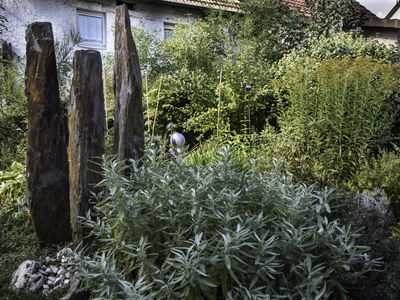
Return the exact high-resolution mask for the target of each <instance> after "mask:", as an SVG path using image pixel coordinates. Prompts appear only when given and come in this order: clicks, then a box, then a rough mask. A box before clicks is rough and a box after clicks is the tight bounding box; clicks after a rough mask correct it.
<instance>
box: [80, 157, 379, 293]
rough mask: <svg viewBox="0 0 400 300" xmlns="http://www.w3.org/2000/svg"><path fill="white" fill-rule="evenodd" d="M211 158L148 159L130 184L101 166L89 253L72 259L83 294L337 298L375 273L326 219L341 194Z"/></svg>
mask: <svg viewBox="0 0 400 300" xmlns="http://www.w3.org/2000/svg"><path fill="white" fill-rule="evenodd" d="M219 155H220V157H219V160H217V161H216V162H215V163H214V164H208V165H195V166H189V165H187V164H186V163H185V162H184V161H183V160H181V159H177V160H172V161H167V160H157V159H156V158H155V156H154V155H150V156H148V157H147V158H146V160H145V161H144V163H143V164H142V165H141V166H140V167H138V166H136V165H134V166H133V167H134V172H133V175H132V176H131V177H130V178H124V177H122V176H121V175H119V174H121V171H122V168H126V165H125V164H122V163H115V162H113V161H110V160H105V162H104V166H103V170H104V180H103V181H102V182H101V184H100V186H101V187H102V188H103V189H104V191H103V192H102V193H100V194H99V195H98V196H97V199H96V204H95V206H94V209H93V211H92V215H93V216H96V217H95V219H92V220H91V219H89V218H87V219H86V220H85V221H84V223H85V224H86V226H88V227H89V228H90V229H91V235H92V237H93V238H94V239H93V241H95V244H96V245H92V246H93V248H92V251H93V252H86V254H81V255H78V254H77V255H76V264H77V265H78V267H79V269H80V273H79V276H80V278H81V279H82V282H83V288H89V289H90V290H91V291H92V296H93V297H102V298H106V299H220V298H221V299H225V298H227V299H257V298H259V297H271V298H275V297H284V298H295V299H297V298H302V299H319V298H328V297H329V296H331V297H339V296H342V297H344V298H345V297H346V287H348V286H349V285H350V284H351V283H352V282H354V281H356V280H357V279H358V278H359V277H360V276H361V275H362V274H364V273H366V272H368V271H370V270H372V269H375V268H376V267H377V266H378V265H379V262H378V261H377V260H371V258H370V257H369V256H368V254H367V251H368V248H367V247H363V246H361V245H358V244H357V243H356V240H357V239H358V237H359V235H358V234H357V233H356V231H355V230H354V229H352V228H351V227H350V226H348V225H345V224H341V223H340V221H339V220H337V219H336V218H334V217H333V216H332V215H331V211H334V210H335V203H336V202H337V201H338V200H339V199H338V198H340V197H341V196H340V194H338V193H336V192H335V191H334V190H331V189H328V188H326V189H322V190H318V189H317V188H316V186H306V185H301V184H296V183H294V182H293V181H292V178H291V176H289V175H288V174H286V173H284V172H282V171H280V169H279V167H278V166H277V167H276V169H275V170H274V171H273V172H271V173H267V172H259V171H254V169H253V168H249V169H248V170H247V171H244V170H242V169H241V168H240V167H239V166H238V165H237V164H236V163H235V162H234V158H233V157H232V155H234V153H231V152H229V151H224V152H221V153H219ZM96 241H97V243H96Z"/></svg>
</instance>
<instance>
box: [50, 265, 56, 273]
mask: <svg viewBox="0 0 400 300" xmlns="http://www.w3.org/2000/svg"><path fill="white" fill-rule="evenodd" d="M50 269H51V272H52V273H54V274H57V272H58V268H57V267H56V266H50Z"/></svg>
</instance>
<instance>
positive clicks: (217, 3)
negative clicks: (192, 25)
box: [161, 0, 241, 12]
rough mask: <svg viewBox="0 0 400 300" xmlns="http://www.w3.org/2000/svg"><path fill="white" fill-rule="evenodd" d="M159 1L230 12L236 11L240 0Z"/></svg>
mask: <svg viewBox="0 0 400 300" xmlns="http://www.w3.org/2000/svg"><path fill="white" fill-rule="evenodd" d="M161 2H165V3H172V4H178V5H184V6H191V7H198V8H214V9H220V10H224V11H230V12H238V11H239V10H240V8H239V6H240V3H241V1H240V0H162V1H161Z"/></svg>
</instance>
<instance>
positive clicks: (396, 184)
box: [348, 149, 400, 217]
mask: <svg viewBox="0 0 400 300" xmlns="http://www.w3.org/2000/svg"><path fill="white" fill-rule="evenodd" d="M399 170H400V155H399V150H398V149H396V150H395V151H392V152H388V151H382V152H381V153H379V155H378V156H377V157H373V158H372V159H370V160H368V161H366V162H365V163H364V164H363V165H361V167H360V169H359V170H358V171H357V172H356V174H355V175H354V177H353V178H351V179H350V180H349V183H348V185H349V187H350V188H353V189H354V188H357V189H359V190H361V191H368V190H373V189H375V188H381V189H384V190H385V192H386V193H387V195H388V197H389V199H390V202H391V206H392V209H393V210H394V213H395V215H396V216H397V217H399V216H400V174H399Z"/></svg>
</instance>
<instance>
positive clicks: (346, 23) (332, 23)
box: [306, 0, 363, 36]
mask: <svg viewBox="0 0 400 300" xmlns="http://www.w3.org/2000/svg"><path fill="white" fill-rule="evenodd" d="M306 4H307V7H308V8H309V10H310V15H311V16H310V24H309V29H310V31H311V32H313V34H314V35H316V36H318V35H320V34H322V33H327V32H329V31H332V32H338V31H343V30H355V29H358V28H359V27H360V26H361V25H362V20H363V16H362V14H361V12H360V11H359V10H357V5H358V4H357V3H356V2H355V1H353V0H306Z"/></svg>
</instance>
